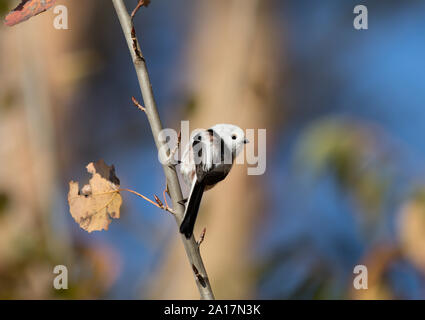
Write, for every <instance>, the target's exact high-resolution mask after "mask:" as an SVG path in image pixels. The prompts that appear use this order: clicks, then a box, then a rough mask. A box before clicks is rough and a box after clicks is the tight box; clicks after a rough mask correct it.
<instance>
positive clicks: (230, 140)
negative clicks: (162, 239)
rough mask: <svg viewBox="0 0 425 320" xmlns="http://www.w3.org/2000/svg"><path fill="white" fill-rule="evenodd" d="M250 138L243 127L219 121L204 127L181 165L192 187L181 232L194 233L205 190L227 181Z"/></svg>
mask: <svg viewBox="0 0 425 320" xmlns="http://www.w3.org/2000/svg"><path fill="white" fill-rule="evenodd" d="M248 142H249V141H248V140H247V139H246V138H245V134H244V132H243V130H242V129H241V128H239V127H237V126H235V125H232V124H216V125H215V126H213V127H211V128H210V129H208V130H201V131H200V132H198V133H197V134H196V135H195V136H194V137H193V139H192V140H191V141H190V142H189V143H188V145H187V147H186V149H185V151H184V153H183V156H182V159H181V162H180V163H181V166H180V173H181V174H182V176H183V179H184V181H185V182H186V184H187V185H188V186H190V187H191V188H190V194H189V197H188V200H187V203H186V209H185V215H184V219H183V222H182V223H181V225H180V232H181V233H183V234H184V235H185V236H186V238H187V239H189V238H190V237H191V236H192V233H193V228H194V226H195V221H196V217H197V215H198V211H199V206H200V204H201V200H202V195H203V194H204V191H207V190H209V189H211V188H213V187H214V186H215V185H216V184H217V183H218V182H220V181H222V180H224V179H225V178H226V176H227V175H228V174H229V172H230V169H232V166H233V162H234V160H235V158H236V157H237V155H238V154H239V153H240V152H241V150H242V148H243V146H244V144H246V143H248Z"/></svg>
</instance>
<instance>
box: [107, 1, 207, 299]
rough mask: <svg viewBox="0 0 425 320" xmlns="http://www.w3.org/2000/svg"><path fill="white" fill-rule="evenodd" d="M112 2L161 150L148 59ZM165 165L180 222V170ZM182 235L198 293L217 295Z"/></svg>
mask: <svg viewBox="0 0 425 320" xmlns="http://www.w3.org/2000/svg"><path fill="white" fill-rule="evenodd" d="M112 3H113V5H114V7H115V10H116V13H117V15H118V18H119V21H120V23H121V27H122V30H123V32H124V35H125V38H126V40H127V44H128V48H129V50H130V54H131V57H132V60H133V64H134V68H135V70H136V74H137V78H138V80H139V85H140V89H141V92H142V96H143V101H144V106H145V109H146V110H145V113H146V116H147V118H148V121H149V124H150V127H151V130H152V134H153V138H154V140H155V144H156V147H157V149H158V152H161V150H165V149H164V148H162V146H163V145H164V144H165V142H163V141H161V140H160V139H159V133H160V132H161V130H162V124H161V120H160V118H159V115H158V110H157V108H156V103H155V99H154V96H153V92H152V85H151V82H150V79H149V75H148V71H147V68H146V63H145V59H144V58H143V55H142V52H141V50H140V46H139V43H138V41H137V38H136V35H135V33H134V30H133V24H132V21H131V17H130V15H129V13H128V11H127V8H126V6H125V4H124V2H123V0H112ZM134 45H135V46H136V48H135V47H134ZM162 167H163V170H164V174H165V177H166V179H167V185H168V190H169V192H170V197H171V199H172V201H173V209H174V211H175V215H174V216H175V219H176V222H177V225H178V226H179V225H180V223H181V221H182V219H183V215H184V206H183V205H181V204H179V201H181V200H182V199H183V196H182V191H181V188H180V184H179V180H178V177H177V173H176V170H175V168H174V167H170V166H168V165H167V164H163V165H162ZM181 238H182V241H183V244H184V247H185V250H186V254H187V257H188V260H189V263H190V265H191V268H192V270H193V271H194V277H195V280H196V284H197V286H198V289H199V293H200V295H201V299H206V300H212V299H214V295H213V292H212V289H211V286H210V283H209V279H208V276H207V272H206V270H205V267H204V263H203V261H202V258H201V255H200V252H199V246H198V244H197V243H196V241H195V239H194V237H193V236H192V237H191V238H190V239H186V238H185V237H184V235H181ZM195 270H196V271H195Z"/></svg>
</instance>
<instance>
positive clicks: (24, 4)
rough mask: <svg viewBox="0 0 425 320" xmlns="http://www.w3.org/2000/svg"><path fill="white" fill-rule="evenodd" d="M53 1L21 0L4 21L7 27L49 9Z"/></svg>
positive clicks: (54, 0)
mask: <svg viewBox="0 0 425 320" xmlns="http://www.w3.org/2000/svg"><path fill="white" fill-rule="evenodd" d="M55 2H56V0H21V3H20V4H19V5H18V6H17V7H16V8H15V9H13V10H12V11H11V12H10V13H9V14H8V15H7V16H6V18H5V21H4V23H5V25H7V26H9V27H11V26H14V25H15V24H18V23H21V22H23V21H25V20H28V19H29V18H31V17H33V16H36V15H38V14H40V13H42V12H44V11H46V10H48V9H50V8H51V7H53V5H54V4H55Z"/></svg>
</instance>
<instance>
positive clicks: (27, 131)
mask: <svg viewBox="0 0 425 320" xmlns="http://www.w3.org/2000/svg"><path fill="white" fill-rule="evenodd" d="M136 2H137V1H130V0H128V1H126V4H127V6H128V8H129V9H132V8H133V7H134V6H135V4H136ZM17 3H18V1H12V0H0V11H1V16H2V17H4V16H5V15H6V13H7V11H8V10H10V9H12V8H14V7H15V6H16V5H17ZM58 4H64V5H66V6H67V8H68V13H69V27H70V29H69V30H56V29H55V28H53V19H54V17H55V15H54V13H53V10H50V11H48V12H46V13H44V14H41V15H38V16H36V17H34V18H32V19H31V20H29V21H27V22H25V23H22V24H20V25H17V26H15V27H12V28H8V27H5V26H3V25H1V26H0V298H3V299H16V298H24V299H47V298H64V299H88V298H111V299H115V298H118V299H140V298H141V299H152V298H155V299H186V298H193V299H197V298H198V297H199V294H198V292H197V288H196V286H195V282H194V279H193V275H192V271H191V268H190V266H189V264H188V262H187V260H186V257H185V252H184V249H183V246H182V243H181V241H180V237H179V236H178V233H177V228H176V224H175V221H174V219H173V218H172V217H171V216H170V215H168V214H165V213H164V212H162V211H160V210H159V209H157V208H156V207H154V206H151V205H150V204H148V203H147V202H145V201H143V200H140V199H139V198H137V197H134V196H133V195H131V194H124V195H123V197H124V205H123V208H122V211H121V214H122V217H121V219H119V220H114V221H113V222H112V224H111V225H110V227H109V230H108V231H103V232H94V233H91V234H88V233H87V232H85V231H84V230H82V229H80V228H79V226H78V225H77V224H76V223H75V222H74V220H73V219H72V217H71V215H70V214H69V211H68V210H69V208H68V204H67V200H66V199H67V192H68V182H69V181H70V180H78V181H80V182H85V181H87V179H88V174H87V173H86V169H85V166H86V165H87V164H88V163H89V162H91V161H96V160H98V159H101V158H103V159H105V161H106V162H107V163H108V164H114V165H115V167H116V172H117V175H118V177H119V178H120V180H121V186H122V187H124V188H131V189H134V190H136V191H138V192H140V193H142V194H144V195H146V196H149V197H152V196H153V194H161V193H162V190H163V189H164V184H165V178H164V176H163V173H162V168H161V166H160V164H159V162H158V161H157V153H156V148H155V146H154V143H153V140H152V136H151V132H150V130H149V127H148V122H147V119H146V118H145V116H144V114H143V113H141V112H140V111H138V110H136V109H135V108H134V106H132V103H131V100H130V97H131V96H132V95H134V96H136V97H137V98H138V99H139V100H141V97H140V91H139V88H138V83H137V80H136V75H135V72H134V70H133V65H132V63H131V59H130V56H129V53H128V48H127V45H126V43H125V40H124V38H123V35H122V31H121V28H120V26H119V23H118V19H117V17H116V15H115V12H114V9H113V7H112V3H111V1H104V0H91V1H83V0H72V1H65V0H58ZM358 4H365V5H367V7H368V10H369V29H368V30H362V31H357V30H355V29H354V28H353V19H354V17H355V15H354V14H353V9H354V7H355V6H356V5H358ZM135 23H136V28H137V31H138V36H139V40H140V42H141V45H142V50H143V53H144V55H145V57H146V60H147V64H148V68H149V71H150V76H151V80H152V83H153V89H154V93H155V96H156V100H157V103H158V106H159V112H160V115H161V118H162V121H163V124H164V126H165V127H170V128H175V129H176V130H179V126H180V120H190V125H191V130H193V129H195V128H198V127H204V128H206V127H209V126H211V125H213V124H215V123H220V122H222V123H223V122H224V123H227V122H230V123H235V124H237V125H239V126H241V127H242V128H254V129H260V128H266V129H267V170H266V173H265V174H264V175H262V176H248V175H247V174H246V167H244V166H237V167H236V168H234V169H233V171H232V173H231V174H230V176H229V177H228V178H227V179H226V183H223V184H222V185H221V186H220V188H216V189H214V190H213V191H210V192H208V193H207V194H206V196H205V197H204V200H203V203H202V206H201V211H202V213H201V215H200V219H198V221H197V225H196V228H195V234H200V232H201V230H202V229H203V227H204V226H206V227H207V235H206V240H205V242H204V243H203V244H202V247H201V253H202V256H203V258H204V262H205V265H206V268H207V271H208V274H209V278H210V281H211V284H212V288H213V290H214V292H215V295H216V297H217V298H221V299H248V298H254V299H423V298H425V139H424V137H425V126H424V120H423V119H424V117H425V108H424V106H425V83H424V79H425V60H424V58H423V57H424V56H425V37H424V35H423V32H422V31H423V30H424V28H425V3H424V2H423V1H401V0H391V1H390V0H388V1H348V0H347V1H337V0H332V1H331V0H323V1H320V2H319V1H312V0H306V1H279V0H261V1H260V0H231V1H230V0H218V1H206V0H205V1H197V0H181V1H166V0H153V1H152V3H151V5H150V6H149V8H148V9H145V8H142V10H141V11H140V12H139V14H138V15H137V17H136V22H135ZM58 264H62V265H65V266H67V267H68V270H69V281H68V286H69V289H68V290H55V289H53V279H54V277H55V276H56V275H55V274H54V273H53V268H54V266H56V265H58ZM358 264H364V265H366V266H367V267H368V290H355V289H354V288H353V279H354V276H355V275H354V274H353V269H354V267H355V265H358Z"/></svg>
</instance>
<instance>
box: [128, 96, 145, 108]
mask: <svg viewBox="0 0 425 320" xmlns="http://www.w3.org/2000/svg"><path fill="white" fill-rule="evenodd" d="M131 100H132V101H133V103H134V105H135V106H136V108H137V109H139V110H140V111H143V112H146V109H145V107H144V106H142V105H141V104H140V103H139V101H137V100H136V98H135V97H131Z"/></svg>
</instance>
